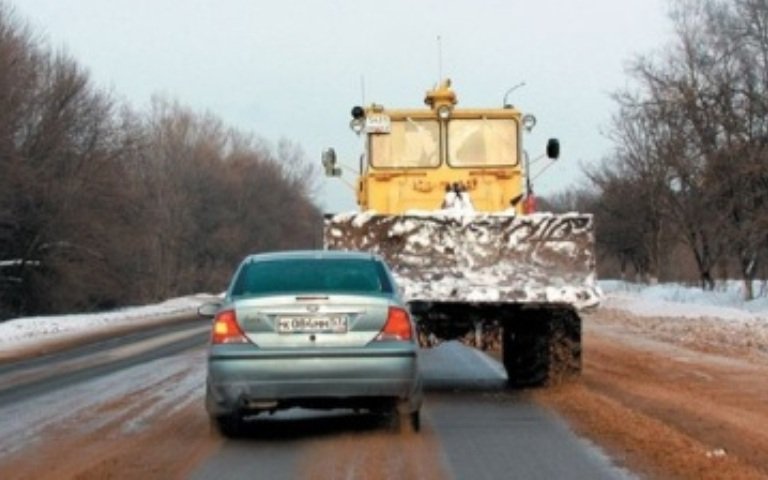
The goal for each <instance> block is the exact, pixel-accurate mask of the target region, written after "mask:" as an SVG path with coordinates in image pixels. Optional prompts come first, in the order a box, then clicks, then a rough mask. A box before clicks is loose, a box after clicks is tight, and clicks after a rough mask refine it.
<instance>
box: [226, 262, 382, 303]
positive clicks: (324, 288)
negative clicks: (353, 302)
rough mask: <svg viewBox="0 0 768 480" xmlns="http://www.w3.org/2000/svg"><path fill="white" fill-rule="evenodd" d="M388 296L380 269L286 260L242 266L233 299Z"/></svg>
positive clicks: (374, 264) (366, 264)
mask: <svg viewBox="0 0 768 480" xmlns="http://www.w3.org/2000/svg"><path fill="white" fill-rule="evenodd" d="M296 292H338V293H392V285H391V283H390V281H389V278H388V276H387V274H386V273H385V270H384V266H383V265H382V264H381V263H380V262H378V261H374V260H365V259H315V258H312V259H289V260H268V261H257V262H250V263H247V264H245V265H243V268H241V269H240V273H239V275H238V277H237V279H236V281H235V284H234V286H233V287H232V292H231V294H232V296H233V297H242V296H248V295H260V294H269V293H296Z"/></svg>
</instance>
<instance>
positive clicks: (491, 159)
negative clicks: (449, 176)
mask: <svg viewBox="0 0 768 480" xmlns="http://www.w3.org/2000/svg"><path fill="white" fill-rule="evenodd" d="M517 161H518V160H517V122H516V121H515V120H513V119H493V120H490V119H487V118H482V119H469V120H459V119H456V120H451V121H450V122H449V123H448V163H449V164H450V165H451V166H454V167H475V166H492V165H496V166H515V165H517Z"/></svg>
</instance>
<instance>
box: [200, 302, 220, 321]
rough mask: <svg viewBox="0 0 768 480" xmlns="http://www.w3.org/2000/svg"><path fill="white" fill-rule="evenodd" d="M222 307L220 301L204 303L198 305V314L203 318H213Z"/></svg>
mask: <svg viewBox="0 0 768 480" xmlns="http://www.w3.org/2000/svg"><path fill="white" fill-rule="evenodd" d="M220 309H221V304H220V303H204V304H202V305H200V306H199V307H197V314H198V315H200V316H201V317H203V318H213V317H215V316H216V314H217V313H218V312H219V310H220Z"/></svg>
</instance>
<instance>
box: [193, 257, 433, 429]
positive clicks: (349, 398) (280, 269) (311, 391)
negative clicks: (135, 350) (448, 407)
mask: <svg viewBox="0 0 768 480" xmlns="http://www.w3.org/2000/svg"><path fill="white" fill-rule="evenodd" d="M200 314H201V315H204V316H214V315H215V317H214V319H213V327H212V336H211V346H210V350H209V356H208V376H207V387H206V408H207V410H208V413H209V415H210V417H211V420H212V421H213V423H214V424H215V425H216V426H217V427H218V428H219V430H220V431H221V432H222V433H224V434H225V435H229V436H232V435H237V434H238V432H239V431H240V428H241V425H242V422H243V421H244V417H246V416H252V415H255V414H259V413H263V412H274V411H276V410H281V409H287V408H293V407H302V408H311V409H331V408H352V409H355V410H365V411H372V412H381V413H384V414H391V415H392V416H393V418H395V419H397V418H402V419H406V418H407V419H408V420H409V421H408V422H405V423H407V424H410V426H411V428H413V429H414V430H418V429H419V410H420V408H421V403H422V382H421V376H420V373H419V365H418V344H417V341H416V329H415V326H414V323H413V320H412V319H411V316H410V314H409V312H408V309H407V308H406V306H405V304H404V303H403V301H402V300H401V298H400V294H399V291H398V288H397V286H396V284H395V281H394V279H393V277H392V274H391V273H390V271H389V269H388V267H387V266H386V264H385V263H384V262H383V261H382V260H381V259H380V258H378V257H376V256H373V255H371V254H366V253H355V252H338V251H335V252H330V251H303V252H280V253H268V254H259V255H251V256H249V257H247V258H246V259H245V260H244V261H243V262H242V263H241V264H240V266H239V267H238V269H237V271H236V272H235V274H234V276H233V278H232V282H231V284H230V286H229V288H228V290H227V293H226V296H225V298H224V300H223V302H222V303H221V304H207V305H203V306H202V307H201V308H200ZM405 415H407V417H405Z"/></svg>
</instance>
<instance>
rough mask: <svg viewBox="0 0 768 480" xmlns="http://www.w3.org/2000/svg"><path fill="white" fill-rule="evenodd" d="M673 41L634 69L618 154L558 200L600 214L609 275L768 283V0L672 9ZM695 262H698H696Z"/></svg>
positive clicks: (617, 130)
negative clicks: (585, 182) (585, 184)
mask: <svg viewBox="0 0 768 480" xmlns="http://www.w3.org/2000/svg"><path fill="white" fill-rule="evenodd" d="M670 19H671V24H672V26H673V31H674V35H673V40H672V41H671V42H670V43H669V44H668V45H666V46H664V47H663V49H661V50H659V51H656V52H653V53H650V54H644V55H640V56H637V57H635V58H633V59H632V60H631V61H630V62H629V64H628V69H627V70H628V74H629V77H630V81H631V83H630V86H628V87H627V88H625V89H623V90H621V91H618V92H616V93H615V94H614V95H613V98H614V100H615V102H616V105H617V111H616V113H615V115H614V116H613V118H612V121H611V123H610V127H609V131H608V134H609V137H610V139H611V140H612V143H613V145H614V148H613V150H612V152H611V153H610V155H608V156H606V157H605V158H604V159H603V161H602V162H601V163H600V164H599V165H598V166H596V167H587V168H586V173H587V176H588V178H589V183H590V185H589V187H587V188H583V189H581V190H579V191H573V192H570V193H569V194H568V195H561V196H560V198H559V199H556V200H554V203H555V204H558V203H559V204H560V206H561V208H562V207H578V208H583V209H587V210H590V211H593V212H595V216H596V239H597V243H598V247H599V257H600V259H601V263H602V266H603V270H604V272H605V274H607V275H609V276H613V275H621V274H627V273H629V272H634V273H635V274H636V275H637V276H639V277H640V278H642V279H645V280H650V281H654V280H657V279H662V280H686V279H689V278H687V277H688V276H689V275H690V274H689V270H688V269H687V268H685V267H686V265H689V264H690V266H691V270H692V271H693V272H694V275H695V278H696V279H697V280H698V281H699V282H700V283H701V285H702V286H703V287H705V288H713V287H714V284H715V280H716V279H723V278H742V279H743V280H744V281H745V286H746V288H747V291H746V296H747V297H749V298H751V297H752V296H753V292H752V290H751V286H752V280H754V279H756V278H757V277H758V276H762V278H765V276H766V269H765V265H766V260H768V0H672V1H671V2H670ZM688 259H690V261H687V260H688Z"/></svg>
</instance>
